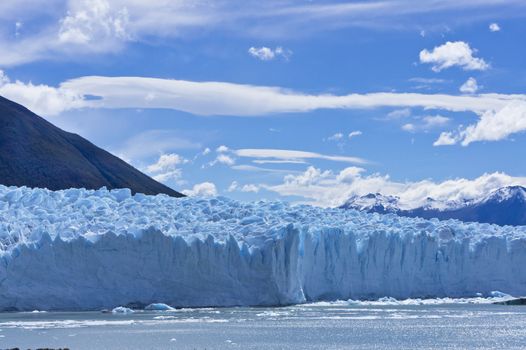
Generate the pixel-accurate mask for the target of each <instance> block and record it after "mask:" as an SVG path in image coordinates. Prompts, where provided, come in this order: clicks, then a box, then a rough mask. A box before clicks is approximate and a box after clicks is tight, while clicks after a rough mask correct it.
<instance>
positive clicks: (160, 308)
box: [144, 303, 175, 311]
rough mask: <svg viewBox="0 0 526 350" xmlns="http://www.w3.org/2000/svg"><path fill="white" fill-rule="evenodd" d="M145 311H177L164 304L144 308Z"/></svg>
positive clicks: (154, 304)
mask: <svg viewBox="0 0 526 350" xmlns="http://www.w3.org/2000/svg"><path fill="white" fill-rule="evenodd" d="M144 310H154V311H174V310H175V309H174V308H173V307H171V306H170V305H166V304H163V303H153V304H150V305H148V306H146V307H145V308H144Z"/></svg>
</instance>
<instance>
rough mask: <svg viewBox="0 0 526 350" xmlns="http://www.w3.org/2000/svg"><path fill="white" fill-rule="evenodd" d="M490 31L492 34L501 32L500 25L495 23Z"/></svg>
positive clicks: (491, 25) (491, 24) (490, 26)
mask: <svg viewBox="0 0 526 350" xmlns="http://www.w3.org/2000/svg"><path fill="white" fill-rule="evenodd" d="M489 30H490V31H491V32H500V26H499V24H498V23H495V22H493V23H490V25H489Z"/></svg>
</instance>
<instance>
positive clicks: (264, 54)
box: [248, 46, 292, 61]
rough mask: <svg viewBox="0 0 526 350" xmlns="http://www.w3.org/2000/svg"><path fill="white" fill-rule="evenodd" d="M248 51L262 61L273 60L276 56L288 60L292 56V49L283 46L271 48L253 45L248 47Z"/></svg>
mask: <svg viewBox="0 0 526 350" xmlns="http://www.w3.org/2000/svg"><path fill="white" fill-rule="evenodd" d="M248 53H249V54H250V55H251V56H252V57H255V58H258V59H260V60H261V61H271V60H273V59H275V58H278V57H282V58H284V59H285V60H288V59H289V58H290V56H292V51H291V50H289V49H284V48H283V47H281V46H278V47H276V48H275V49H271V48H269V47H265V46H262V47H251V48H249V49H248Z"/></svg>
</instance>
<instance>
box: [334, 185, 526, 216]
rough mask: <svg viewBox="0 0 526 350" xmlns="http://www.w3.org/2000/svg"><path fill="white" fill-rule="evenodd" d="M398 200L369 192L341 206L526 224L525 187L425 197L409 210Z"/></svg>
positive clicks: (405, 214)
mask: <svg viewBox="0 0 526 350" xmlns="http://www.w3.org/2000/svg"><path fill="white" fill-rule="evenodd" d="M399 200H400V199H399V198H398V197H395V196H385V195H382V194H380V193H374V194H372V193H370V194H367V195H365V196H353V197H351V198H349V200H347V201H346V202H345V203H344V204H343V205H341V206H340V208H342V209H355V210H359V211H365V212H368V213H380V214H396V215H399V216H406V217H421V218H424V219H431V218H437V219H440V220H447V219H457V220H460V221H467V222H480V223H489V224H497V225H514V226H515V225H526V188H525V187H522V186H506V187H501V188H499V189H497V190H494V191H492V192H490V193H489V194H487V195H485V196H482V197H480V198H475V199H470V200H466V201H455V202H454V201H451V202H442V201H437V200H435V199H433V198H428V199H427V203H426V204H424V205H422V206H420V207H416V208H408V209H403V208H401V207H400V203H399Z"/></svg>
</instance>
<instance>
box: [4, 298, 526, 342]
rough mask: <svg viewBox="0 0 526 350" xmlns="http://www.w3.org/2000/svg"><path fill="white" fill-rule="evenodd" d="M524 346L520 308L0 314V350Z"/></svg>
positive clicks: (322, 306) (366, 306) (345, 305)
mask: <svg viewBox="0 0 526 350" xmlns="http://www.w3.org/2000/svg"><path fill="white" fill-rule="evenodd" d="M15 346H16V347H19V348H21V349H28V348H37V347H55V348H58V347H69V348H70V349H446V348H447V349H525V348H526V307H524V306H522V307H521V306H500V305H491V304H451V303H446V304H437V305H429V304H424V305H411V304H409V305H400V304H396V303H389V302H387V303H381V302H380V303H349V302H336V303H317V304H307V305H297V306H291V307H281V308H218V309H215V308H210V309H182V310H177V311H171V312H168V311H164V312H155V311H149V312H146V311H141V312H135V313H133V314H111V313H109V314H108V313H101V312H76V313H58V312H48V313H37V312H34V313H3V314H0V348H1V349H3V348H10V347H15Z"/></svg>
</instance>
